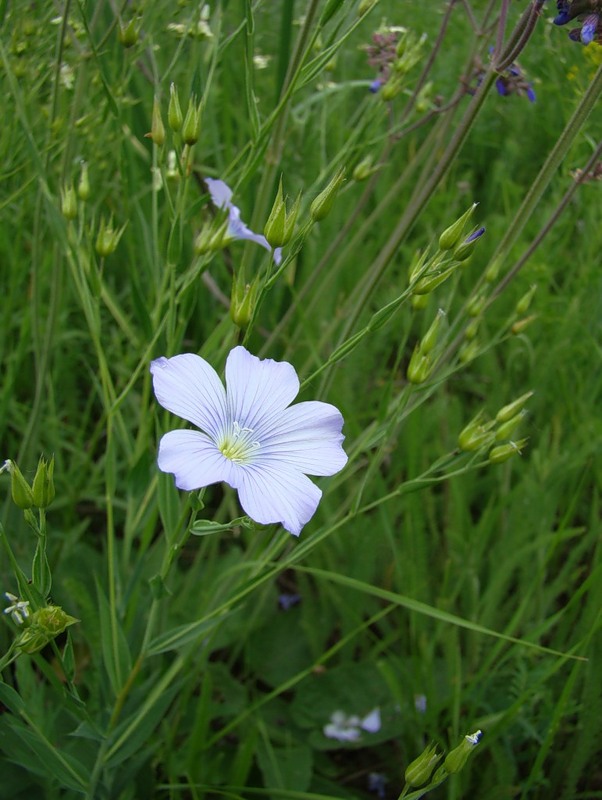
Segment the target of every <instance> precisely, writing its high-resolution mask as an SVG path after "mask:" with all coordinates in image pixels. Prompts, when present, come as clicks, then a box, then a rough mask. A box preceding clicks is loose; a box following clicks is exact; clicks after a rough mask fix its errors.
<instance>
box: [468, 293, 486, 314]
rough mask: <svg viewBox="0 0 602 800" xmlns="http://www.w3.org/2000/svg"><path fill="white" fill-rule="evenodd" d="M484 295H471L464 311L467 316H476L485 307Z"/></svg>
mask: <svg viewBox="0 0 602 800" xmlns="http://www.w3.org/2000/svg"><path fill="white" fill-rule="evenodd" d="M486 299H487V298H486V297H485V295H484V294H478V295H475V296H474V297H471V298H470V299H469V300H468V303H467V304H466V313H467V314H468V316H469V317H478V316H480V314H481V313H482V311H483V309H484V308H485V301H486Z"/></svg>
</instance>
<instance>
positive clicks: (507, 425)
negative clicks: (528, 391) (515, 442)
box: [495, 408, 527, 442]
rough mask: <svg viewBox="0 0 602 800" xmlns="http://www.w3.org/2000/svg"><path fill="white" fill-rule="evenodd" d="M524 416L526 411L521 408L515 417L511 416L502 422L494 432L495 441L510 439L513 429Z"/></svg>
mask: <svg viewBox="0 0 602 800" xmlns="http://www.w3.org/2000/svg"><path fill="white" fill-rule="evenodd" d="M526 416H527V412H526V411H525V409H524V408H523V410H522V411H520V412H519V413H518V414H517V415H516V416H515V417H512V418H511V419H509V420H507V421H506V422H502V424H501V425H500V426H499V428H498V429H497V431H496V432H495V441H496V442H505V441H506V440H507V439H510V438H511V436H512V434H513V433H514V431H515V430H516V429H517V428H518V426H519V425H520V424H521V422H522V421H523V419H524V418H525V417H526Z"/></svg>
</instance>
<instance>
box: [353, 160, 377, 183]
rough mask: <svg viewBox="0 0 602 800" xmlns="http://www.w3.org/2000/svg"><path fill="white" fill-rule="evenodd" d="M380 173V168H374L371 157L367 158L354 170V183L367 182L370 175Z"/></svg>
mask: <svg viewBox="0 0 602 800" xmlns="http://www.w3.org/2000/svg"><path fill="white" fill-rule="evenodd" d="M377 171H378V167H375V166H374V162H373V159H372V157H371V156H367V157H366V158H364V159H363V160H362V161H360V163H359V164H358V165H357V166H356V167H355V169H354V170H353V175H352V178H353V180H354V181H358V182H360V181H365V180H366V179H367V178H369V177H370V175H373V174H374V173H375V172H377Z"/></svg>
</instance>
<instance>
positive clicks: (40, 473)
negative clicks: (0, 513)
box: [0, 456, 54, 511]
mask: <svg viewBox="0 0 602 800" xmlns="http://www.w3.org/2000/svg"><path fill="white" fill-rule="evenodd" d="M4 470H6V471H8V474H9V475H10V490H11V496H12V499H13V503H14V504H15V505H16V506H17V507H18V508H20V509H21V510H23V511H28V510H29V509H30V508H34V507H35V508H48V506H49V505H50V504H51V503H52V501H53V500H54V456H53V457H52V458H51V459H50V461H46V459H45V458H44V457H43V456H42V457H40V460H39V461H38V468H37V470H36V474H35V476H34V479H33V483H32V484H31V486H30V485H29V483H28V482H27V481H26V479H25V478H24V477H23V473H22V472H21V470H20V469H19V467H18V466H17V464H16V463H15V462H14V461H11V460H10V459H9V460H7V461H5V462H4V466H3V467H2V469H1V470H0V472H3V471H4Z"/></svg>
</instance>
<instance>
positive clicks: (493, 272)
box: [485, 258, 502, 283]
mask: <svg viewBox="0 0 602 800" xmlns="http://www.w3.org/2000/svg"><path fill="white" fill-rule="evenodd" d="M501 266H502V262H501V261H500V260H499V259H497V258H496V259H495V260H494V261H492V262H491V264H489V266H488V267H487V269H486V270H485V280H486V281H487V283H493V282H494V281H495V280H497V276H498V275H499V274H500V267H501Z"/></svg>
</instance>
